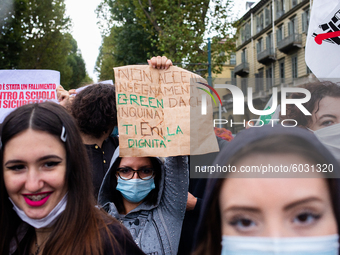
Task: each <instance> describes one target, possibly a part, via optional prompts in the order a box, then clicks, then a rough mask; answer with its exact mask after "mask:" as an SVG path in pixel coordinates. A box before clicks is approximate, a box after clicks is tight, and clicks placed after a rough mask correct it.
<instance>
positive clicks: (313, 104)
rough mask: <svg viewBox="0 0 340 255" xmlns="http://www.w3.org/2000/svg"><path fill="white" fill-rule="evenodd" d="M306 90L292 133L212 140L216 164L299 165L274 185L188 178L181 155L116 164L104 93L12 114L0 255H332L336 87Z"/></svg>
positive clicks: (2, 181) (90, 90)
mask: <svg viewBox="0 0 340 255" xmlns="http://www.w3.org/2000/svg"><path fill="white" fill-rule="evenodd" d="M148 62H149V65H150V66H151V67H152V68H158V69H167V68H169V66H171V65H172V62H171V61H170V60H168V59H167V58H166V57H153V58H152V59H151V60H149V61H148ZM303 88H306V89H308V90H309V91H310V92H311V99H310V100H309V102H307V103H305V104H304V106H305V107H306V109H307V110H308V111H309V112H311V113H312V115H311V116H305V115H303V114H302V113H301V111H300V110H299V109H298V108H297V107H296V106H294V105H290V106H289V107H288V108H287V115H286V116H282V117H283V118H285V119H294V120H296V121H297V123H298V127H282V126H273V127H272V126H271V125H267V126H263V127H260V128H259V127H252V128H249V129H247V130H243V131H241V132H239V133H238V134H237V135H236V136H235V138H234V139H233V138H232V137H231V136H230V135H229V134H228V135H224V136H223V135H219V136H217V139H218V141H219V147H220V152H219V153H218V156H217V158H216V159H215V161H214V164H216V165H219V166H228V165H229V166H230V165H231V166H234V167H235V169H241V168H242V167H244V166H252V167H255V168H257V169H261V168H262V167H263V166H268V168H270V167H269V166H272V168H275V167H276V166H281V169H282V166H283V168H284V167H288V168H289V169H290V168H291V167H292V166H293V167H294V166H297V168H296V169H297V171H291V173H290V175H285V173H283V172H281V175H279V174H278V175H277V176H276V178H273V177H275V176H273V175H271V176H269V177H270V178H265V177H264V176H263V175H261V173H254V175H252V176H251V177H252V178H249V176H250V175H244V174H243V173H240V171H234V172H220V173H217V176H214V178H211V179H209V180H206V179H190V178H189V165H190V160H189V158H188V156H189V155H179V156H175V157H167V158H160V157H120V156H119V139H118V137H117V135H116V134H115V132H114V131H115V127H116V126H117V111H116V96H115V87H114V86H112V85H108V84H101V83H99V84H94V85H91V86H88V87H86V88H85V89H83V90H82V91H81V92H79V93H76V91H75V90H72V91H65V90H64V89H63V88H62V87H61V86H60V87H58V89H57V92H58V101H59V102H60V105H58V104H55V103H52V102H45V103H40V104H29V105H24V106H21V107H19V108H17V109H16V110H14V111H13V112H12V113H10V114H9V115H8V116H7V117H6V118H5V120H4V122H3V123H2V124H1V136H0V146H1V150H0V160H1V166H0V169H1V174H0V205H1V207H0V228H1V231H0V254H13V255H14V254H15V255H21V254H25V255H26V254H29V255H31V254H34V255H41V254H43V255H50V254H52V255H53V254H116V255H118V254H136V255H138V254H147V255H163V254H167V255H176V254H179V255H182V254H194V255H208V254H209V255H210V254H212V255H219V254H222V255H226V254H227V255H236V254H268V255H269V254H279V255H286V254H293V255H297V254H316V255H317V254H320V255H321V254H327V255H331V254H332V255H333V254H334V255H335V254H339V230H340V218H339V217H340V216H339V215H340V193H339V187H340V182H339V180H340V179H339V177H340V165H339V164H340V142H338V137H339V135H340V127H339V125H340V124H339V123H340V113H339V110H338V109H339V107H338V106H340V100H339V98H340V87H339V86H338V85H337V84H333V83H325V82H324V83H315V84H307V85H304V86H303ZM302 96H303V95H301V94H298V93H296V94H292V95H291V97H292V98H299V97H302ZM212 129H213V127H212ZM221 137H222V138H221ZM299 167H300V168H299ZM307 168H308V170H309V171H306V169H307ZM300 170H302V171H300ZM275 174H277V173H275ZM287 176H288V177H289V178H287ZM182 226H183V227H182Z"/></svg>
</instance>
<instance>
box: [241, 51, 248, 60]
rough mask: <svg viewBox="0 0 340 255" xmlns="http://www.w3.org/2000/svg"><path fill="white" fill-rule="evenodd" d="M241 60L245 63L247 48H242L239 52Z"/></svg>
mask: <svg viewBox="0 0 340 255" xmlns="http://www.w3.org/2000/svg"><path fill="white" fill-rule="evenodd" d="M241 61H242V63H246V62H247V49H243V50H242V52H241Z"/></svg>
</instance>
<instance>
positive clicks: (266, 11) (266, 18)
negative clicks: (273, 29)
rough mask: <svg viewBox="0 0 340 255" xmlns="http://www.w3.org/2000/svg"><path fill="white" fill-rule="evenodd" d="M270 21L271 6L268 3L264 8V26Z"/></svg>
mask: <svg viewBox="0 0 340 255" xmlns="http://www.w3.org/2000/svg"><path fill="white" fill-rule="evenodd" d="M270 23H272V8H271V6H270V5H268V6H267V7H266V8H265V9H264V26H265V27H266V26H268V25H269V24H270Z"/></svg>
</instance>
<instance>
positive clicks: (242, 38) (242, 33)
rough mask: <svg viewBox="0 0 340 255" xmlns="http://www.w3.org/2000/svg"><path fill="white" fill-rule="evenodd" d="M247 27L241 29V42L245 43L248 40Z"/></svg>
mask: <svg viewBox="0 0 340 255" xmlns="http://www.w3.org/2000/svg"><path fill="white" fill-rule="evenodd" d="M245 32H246V31H245V29H244V28H242V29H241V43H244V42H245V41H246V33H245Z"/></svg>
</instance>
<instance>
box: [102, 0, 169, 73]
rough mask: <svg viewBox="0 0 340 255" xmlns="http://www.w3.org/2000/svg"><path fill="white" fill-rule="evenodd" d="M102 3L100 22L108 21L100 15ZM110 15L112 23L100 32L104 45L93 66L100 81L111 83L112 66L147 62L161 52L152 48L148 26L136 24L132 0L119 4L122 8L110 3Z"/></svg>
mask: <svg viewBox="0 0 340 255" xmlns="http://www.w3.org/2000/svg"><path fill="white" fill-rule="evenodd" d="M105 4H107V3H102V5H100V6H99V7H98V9H97V14H98V16H100V17H102V21H103V22H106V20H107V15H105V13H103V9H104V5H105ZM103 15H105V16H104V17H103ZM110 15H112V19H113V20H114V22H115V24H114V25H113V26H112V27H111V28H109V30H108V31H103V34H104V36H103V43H102V46H101V48H100V51H99V55H98V58H97V63H96V70H97V71H98V72H99V79H100V80H108V79H112V80H114V77H113V69H112V68H113V67H114V66H123V65H133V64H141V63H146V59H147V58H150V56H154V55H161V54H162V53H163V52H161V51H159V50H158V49H157V47H155V46H153V40H152V38H153V37H152V36H150V34H149V33H147V32H146V31H145V27H146V25H147V24H140V23H139V22H138V21H137V19H136V15H135V13H134V7H133V5H132V0H127V1H122V2H121V5H116V2H111V3H110Z"/></svg>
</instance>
